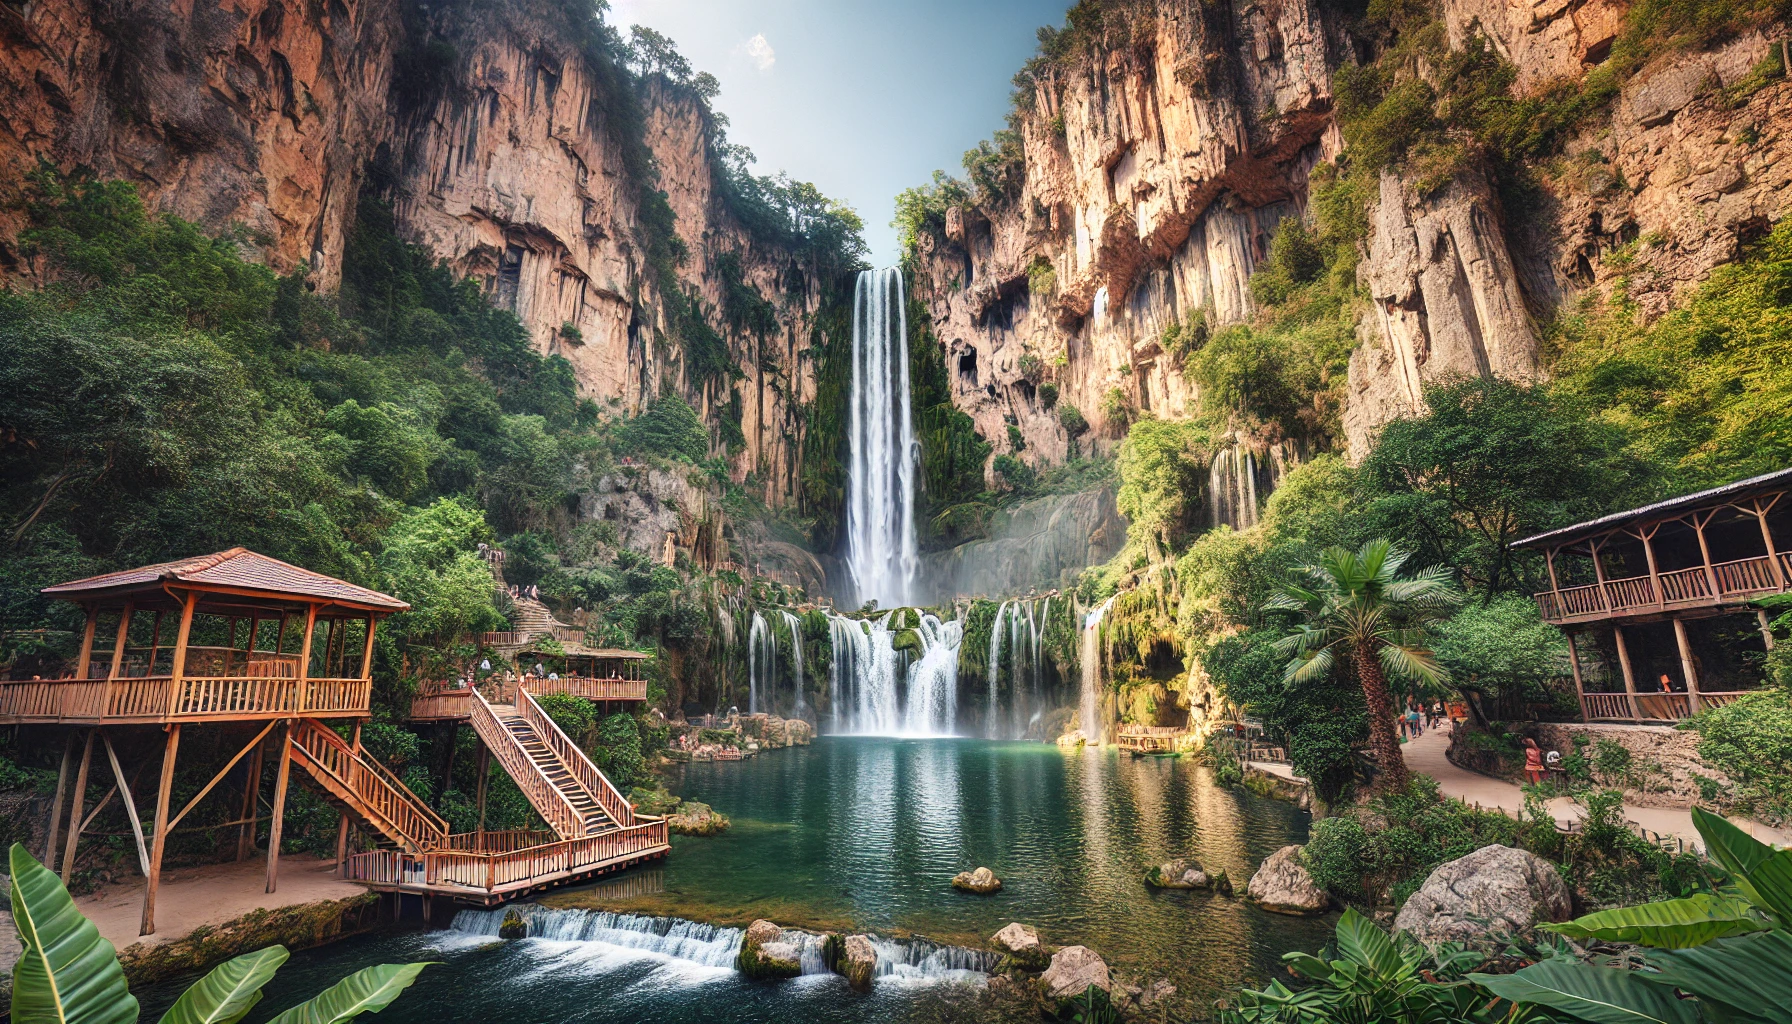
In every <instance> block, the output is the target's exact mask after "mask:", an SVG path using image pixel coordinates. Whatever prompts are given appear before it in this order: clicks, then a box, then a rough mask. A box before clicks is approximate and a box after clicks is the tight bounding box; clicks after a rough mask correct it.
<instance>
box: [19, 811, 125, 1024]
mask: <svg viewBox="0 0 1792 1024" xmlns="http://www.w3.org/2000/svg"><path fill="white" fill-rule="evenodd" d="M8 861H9V865H8V866H9V867H10V868H11V870H12V917H13V923H14V924H15V925H17V926H18V930H19V942H20V944H21V945H23V946H24V951H23V952H22V953H21V954H20V955H19V962H18V963H17V964H15V965H13V970H12V1019H13V1024H136V1020H137V999H136V997H135V996H132V995H131V992H130V988H129V987H128V986H127V985H126V984H125V980H124V968H122V967H120V966H119V965H118V955H117V950H116V949H114V948H113V946H112V943H110V942H107V941H106V940H105V939H104V938H102V937H101V936H100V930H99V929H98V928H96V927H94V925H93V922H92V921H89V920H87V918H85V917H83V916H81V912H80V911H79V910H77V909H76V908H75V901H74V900H72V899H70V898H69V895H68V890H67V889H64V888H63V887H62V880H61V879H59V878H57V877H56V875H55V874H54V873H52V872H51V871H49V870H47V869H46V868H45V867H44V866H43V865H42V864H39V863H38V862H37V859H36V858H35V857H33V856H31V855H30V854H29V853H26V852H25V848H24V847H23V846H21V845H20V844H18V843H14V844H12V850H11V851H10V853H9V856H8Z"/></svg>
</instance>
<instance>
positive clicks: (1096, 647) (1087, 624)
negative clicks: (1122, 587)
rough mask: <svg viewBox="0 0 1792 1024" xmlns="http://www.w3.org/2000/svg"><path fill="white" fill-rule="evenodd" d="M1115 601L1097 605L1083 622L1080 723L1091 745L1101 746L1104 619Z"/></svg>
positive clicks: (1110, 599)
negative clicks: (1102, 623) (1102, 622)
mask: <svg viewBox="0 0 1792 1024" xmlns="http://www.w3.org/2000/svg"><path fill="white" fill-rule="evenodd" d="M1113 603H1114V599H1113V598H1111V597H1110V598H1108V599H1107V600H1106V601H1103V602H1101V603H1100V604H1098V605H1096V606H1095V610H1094V611H1092V612H1090V613H1089V614H1088V616H1087V617H1085V618H1084V619H1083V643H1082V656H1083V659H1082V660H1083V691H1082V699H1081V700H1080V701H1079V702H1078V707H1077V710H1078V716H1077V721H1078V722H1080V723H1081V725H1082V730H1083V738H1084V740H1086V741H1087V742H1088V743H1090V744H1095V745H1099V744H1100V743H1101V741H1102V735H1101V721H1100V717H1101V620H1102V617H1103V616H1105V615H1107V613H1108V608H1109V607H1110V606H1111V605H1113Z"/></svg>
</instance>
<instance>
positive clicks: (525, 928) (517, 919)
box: [498, 907, 529, 939]
mask: <svg viewBox="0 0 1792 1024" xmlns="http://www.w3.org/2000/svg"><path fill="white" fill-rule="evenodd" d="M528 937H529V922H528V921H526V920H524V919H523V915H522V913H521V912H520V911H518V910H517V909H516V908H515V907H512V908H510V909H509V910H507V911H505V912H504V921H503V923H501V924H499V925H498V938H500V939H526V938H528Z"/></svg>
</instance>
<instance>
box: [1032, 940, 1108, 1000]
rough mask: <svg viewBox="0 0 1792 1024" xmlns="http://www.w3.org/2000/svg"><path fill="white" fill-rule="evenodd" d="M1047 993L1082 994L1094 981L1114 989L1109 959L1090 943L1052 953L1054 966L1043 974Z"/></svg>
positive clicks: (1060, 996)
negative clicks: (1104, 957) (1110, 976)
mask: <svg viewBox="0 0 1792 1024" xmlns="http://www.w3.org/2000/svg"><path fill="white" fill-rule="evenodd" d="M1039 982H1040V984H1042V985H1044V986H1045V994H1046V995H1047V996H1050V997H1051V998H1053V999H1070V998H1072V997H1074V996H1080V995H1082V994H1083V992H1084V991H1085V990H1086V989H1088V987H1089V986H1090V985H1094V986H1095V987H1096V988H1098V989H1101V990H1102V991H1103V992H1108V991H1111V989H1112V987H1113V982H1112V980H1111V979H1110V978H1109V977H1108V965H1107V962H1106V961H1104V960H1102V958H1101V957H1100V956H1098V955H1097V954H1096V952H1095V951H1094V950H1093V949H1090V948H1089V947H1088V946H1065V947H1064V948H1063V949H1060V950H1058V952H1057V953H1055V954H1053V955H1052V963H1051V966H1050V967H1047V968H1046V969H1045V974H1043V975H1042V976H1040V978H1039Z"/></svg>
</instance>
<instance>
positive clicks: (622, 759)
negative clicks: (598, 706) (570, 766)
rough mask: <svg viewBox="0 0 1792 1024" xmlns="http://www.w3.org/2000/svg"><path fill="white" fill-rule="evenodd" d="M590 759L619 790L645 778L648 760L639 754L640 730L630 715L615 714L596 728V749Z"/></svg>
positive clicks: (625, 788) (625, 789)
mask: <svg viewBox="0 0 1792 1024" xmlns="http://www.w3.org/2000/svg"><path fill="white" fill-rule="evenodd" d="M593 754H594V755H595V756H594V757H593V760H594V761H596V762H597V766H598V767H599V768H600V769H602V770H603V773H604V774H605V775H607V776H609V779H610V781H611V782H612V783H614V784H615V785H616V786H617V787H618V788H619V789H621V790H623V791H624V792H626V791H627V790H628V787H630V786H632V785H634V784H635V783H636V782H639V781H641V780H643V779H644V778H645V775H644V774H643V772H644V770H645V768H646V764H647V759H646V757H645V756H644V755H643V754H642V753H641V729H640V726H639V725H638V724H637V723H636V722H635V718H634V716H633V715H625V714H621V713H618V714H614V715H611V716H610V717H608V718H606V719H604V720H603V721H602V722H601V723H599V725H598V727H597V748H596V749H595V750H594V751H593Z"/></svg>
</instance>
